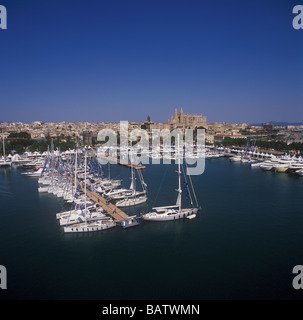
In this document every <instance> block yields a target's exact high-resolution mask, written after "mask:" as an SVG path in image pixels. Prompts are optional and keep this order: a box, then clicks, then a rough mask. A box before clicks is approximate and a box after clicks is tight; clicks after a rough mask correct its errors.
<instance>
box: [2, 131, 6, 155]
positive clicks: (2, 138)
mask: <svg viewBox="0 0 303 320" xmlns="http://www.w3.org/2000/svg"><path fill="white" fill-rule="evenodd" d="M2 142H3V158H4V161H5V143H4V133H3V129H2Z"/></svg>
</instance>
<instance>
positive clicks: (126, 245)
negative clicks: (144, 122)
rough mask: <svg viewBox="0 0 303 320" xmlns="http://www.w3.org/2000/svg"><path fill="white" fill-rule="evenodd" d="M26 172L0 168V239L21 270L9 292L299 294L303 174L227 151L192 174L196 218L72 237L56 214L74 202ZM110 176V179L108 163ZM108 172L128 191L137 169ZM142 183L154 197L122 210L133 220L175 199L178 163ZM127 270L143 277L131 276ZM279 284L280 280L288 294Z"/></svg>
mask: <svg viewBox="0 0 303 320" xmlns="http://www.w3.org/2000/svg"><path fill="white" fill-rule="evenodd" d="M82 170H83V168H82ZM23 171H24V169H22V168H21V167H20V166H17V167H16V166H12V167H6V168H1V170H0V179H1V186H2V187H1V192H0V197H1V205H2V210H1V219H2V223H1V225H0V231H1V232H0V240H1V241H2V242H5V243H6V246H4V247H2V248H1V257H2V261H3V263H4V264H5V265H6V266H7V268H8V269H9V270H11V273H12V274H14V277H11V278H10V279H11V280H10V291H9V295H10V297H13V298H22V297H25V296H26V297H27V298H28V299H35V298H39V299H41V298H45V299H52V298H56V299H77V298H80V299H81V298H83V297H85V298H87V299H108V298H109V299H122V298H123V297H124V296H125V295H127V296H128V297H129V298H131V299H141V298H145V299H153V298H156V297H157V298H167V297H170V298H172V299H178V298H180V299H182V298H184V297H185V296H186V297H187V298H198V299H204V298H208V299H209V298H213V299H225V298H228V299H237V298H240V297H241V298H248V299H250V298H252V299H254V298H256V297H258V298H269V297H270V298H273V297H275V298H287V299H289V298H296V297H297V294H298V292H296V291H294V290H293V289H292V288H290V287H289V281H290V279H291V270H292V266H293V265H295V264H297V263H298V261H300V257H301V251H302V247H301V245H300V243H301V242H300V237H301V233H302V232H301V226H302V224H303V220H302V215H301V208H302V205H301V196H300V195H301V194H302V192H303V183H302V182H303V180H302V179H301V178H300V176H297V175H289V174H279V173H277V174H275V172H266V171H263V170H261V169H257V170H256V169H254V168H252V167H251V166H250V165H249V164H248V163H243V164H242V163H241V162H240V163H232V162H231V161H230V160H229V158H228V157H219V158H216V159H210V160H206V170H205V172H204V174H202V175H201V176H193V177H192V180H193V184H194V185H195V191H196V195H197V198H198V202H199V204H200V205H201V207H202V210H201V212H200V213H198V214H197V215H196V217H195V218H194V219H190V217H191V215H188V219H181V220H175V221H167V222H151V221H144V220H142V221H140V224H139V225H138V227H136V228H126V229H124V228H123V227H122V226H121V225H119V224H118V225H116V226H115V227H113V228H108V229H103V230H102V231H101V226H100V231H98V232H77V233H70V232H67V233H66V232H64V230H63V227H60V224H59V221H58V219H56V215H57V214H58V213H60V212H61V213H64V212H66V211H69V210H70V204H68V203H67V202H66V201H65V200H64V199H63V198H62V197H57V196H56V195H54V194H52V193H48V192H46V193H45V192H38V185H39V184H38V178H37V177H28V176H26V175H22V174H21V173H22V172H23ZM81 174H84V172H81ZM104 174H105V177H106V176H108V168H107V167H106V166H105V167H104ZM110 175H111V177H112V179H114V180H116V179H121V180H122V187H124V186H125V187H127V186H128V183H129V179H130V169H129V168H126V167H123V166H117V165H111V167H110ZM144 181H145V182H146V184H147V185H148V201H147V203H145V204H143V205H140V206H138V207H133V208H127V209H126V210H123V211H124V212H125V213H126V214H127V215H128V216H133V215H137V213H138V212H142V213H149V212H151V211H152V208H155V207H159V206H163V205H166V204H167V205H168V204H170V203H171V205H174V204H175V202H176V196H177V194H178V193H177V192H176V191H174V190H175V189H178V174H177V173H176V164H175V163H172V164H171V165H165V164H160V165H151V164H150V165H146V169H145V172H144ZM166 185H169V186H170V188H167V187H166ZM240 191H241V192H240ZM183 196H185V193H183ZM14 199H19V201H14ZM183 201H184V206H185V207H187V206H188V205H189V204H190V201H188V199H187V198H186V197H184V199H183ZM82 205H83V203H82ZM105 209H106V207H105ZM105 211H106V210H105ZM105 211H103V212H102V213H103V214H105ZM109 211H110V210H109ZM80 212H81V209H80ZM106 215H107V216H108V214H106ZM110 218H112V217H110ZM106 219H109V218H108V217H107V218H106ZM112 219H113V220H114V219H115V218H112ZM68 227H70V228H72V226H68ZM123 231H125V232H123ZM113 252H114V253H115V254H113ZM281 253H283V254H281ZM227 258H228V260H227ZM244 261H245V267H243V266H244V265H243V263H244ZM75 265H77V268H76V269H75ZM277 265H278V266H279V267H278V268H277ZM222 266H224V268H222ZM122 267H123V269H125V270H127V272H131V273H132V274H133V273H135V276H136V277H137V278H140V281H138V282H136V283H135V282H134V281H133V279H132V278H133V277H126V276H125V275H124V274H123V273H122V272H121V271H120V269H121V268H122ZM165 269H170V270H172V272H171V273H167V272H163V270H165ZM270 270H275V272H270ZM79 273H80V276H79ZM184 273H186V277H184V276H182V275H183V274H184ZM264 273H266V274H267V276H266V277H264ZM24 274H26V275H27V276H26V278H24ZM105 275H109V276H106V277H105ZM147 275H148V276H147ZM227 275H228V276H227ZM76 277H78V281H75V278H76ZM21 279H22V281H21ZM176 279H178V281H176ZM214 279H216V281H214ZM235 282H236V283H237V285H236V286H235V285H234V284H235ZM33 283H34V285H33ZM273 283H279V288H280V290H276V286H273V285H272V284H273ZM163 284H165V285H163ZM193 284H194V285H193ZM162 285H163V286H162ZM159 286H162V289H161V291H159V290H158V288H159ZM101 287H102V289H101Z"/></svg>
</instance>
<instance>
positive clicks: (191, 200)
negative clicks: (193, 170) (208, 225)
mask: <svg viewBox="0 0 303 320" xmlns="http://www.w3.org/2000/svg"><path fill="white" fill-rule="evenodd" d="M182 172H183V176H184V180H185V182H186V188H187V191H188V195H189V198H190V204H191V205H192V206H194V204H193V199H192V197H191V192H190V190H189V187H188V182H187V178H186V174H185V172H184V166H182Z"/></svg>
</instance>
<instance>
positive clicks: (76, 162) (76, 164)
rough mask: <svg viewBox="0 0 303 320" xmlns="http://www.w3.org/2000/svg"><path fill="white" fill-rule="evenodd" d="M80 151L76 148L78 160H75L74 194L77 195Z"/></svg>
mask: <svg viewBox="0 0 303 320" xmlns="http://www.w3.org/2000/svg"><path fill="white" fill-rule="evenodd" d="M77 166H78V150H77V148H76V158H75V182H74V184H75V191H74V193H76V190H77V169H78V167H77Z"/></svg>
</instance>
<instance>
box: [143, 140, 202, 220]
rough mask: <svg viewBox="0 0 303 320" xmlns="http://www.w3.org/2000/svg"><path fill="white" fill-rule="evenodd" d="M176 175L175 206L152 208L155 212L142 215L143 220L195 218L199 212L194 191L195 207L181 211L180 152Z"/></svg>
mask: <svg viewBox="0 0 303 320" xmlns="http://www.w3.org/2000/svg"><path fill="white" fill-rule="evenodd" d="M178 150H180V148H179V135H178ZM177 173H178V183H179V185H178V189H177V190H176V191H177V192H178V197H177V202H176V204H175V205H172V206H165V207H155V208H153V210H155V211H153V212H149V213H145V214H142V218H143V220H148V221H169V220H177V219H181V218H185V217H187V218H189V219H193V218H195V216H196V214H197V213H198V211H199V206H198V203H197V198H196V196H195V193H194V190H193V194H194V197H195V200H196V204H197V206H196V207H193V208H185V209H182V196H181V194H182V188H181V165H180V151H178V171H177ZM189 179H190V176H189ZM190 181H191V180H190ZM191 185H192V183H191ZM192 187H193V186H192ZM192 189H193V188H192Z"/></svg>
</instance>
